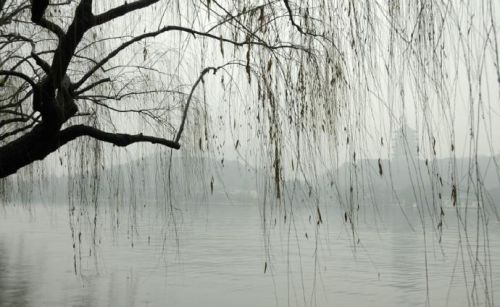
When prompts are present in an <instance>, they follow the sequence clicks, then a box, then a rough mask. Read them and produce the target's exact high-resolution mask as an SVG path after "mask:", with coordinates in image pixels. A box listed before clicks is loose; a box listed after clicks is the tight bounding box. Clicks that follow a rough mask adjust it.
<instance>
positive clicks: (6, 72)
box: [0, 70, 36, 88]
mask: <svg viewBox="0 0 500 307" xmlns="http://www.w3.org/2000/svg"><path fill="white" fill-rule="evenodd" d="M0 75H3V76H14V77H19V78H21V79H23V80H24V81H26V82H28V83H29V84H30V85H31V86H32V87H33V88H36V84H35V82H34V81H33V80H31V78H30V77H28V76H26V75H25V74H23V73H20V72H18V71H10V70H0ZM3 83H4V82H1V83H0V84H3Z"/></svg>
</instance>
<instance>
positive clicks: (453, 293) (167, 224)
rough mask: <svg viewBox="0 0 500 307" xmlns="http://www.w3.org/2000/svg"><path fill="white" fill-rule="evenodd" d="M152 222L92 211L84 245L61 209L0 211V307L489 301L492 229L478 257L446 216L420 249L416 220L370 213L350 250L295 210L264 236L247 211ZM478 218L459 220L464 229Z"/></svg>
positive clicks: (194, 213) (499, 265)
mask: <svg viewBox="0 0 500 307" xmlns="http://www.w3.org/2000/svg"><path fill="white" fill-rule="evenodd" d="M156 210H158V209H148V206H147V205H145V208H141V209H138V208H135V210H133V211H131V210H129V209H123V210H122V211H121V213H119V214H118V215H117V214H111V210H105V209H102V212H101V213H100V215H99V216H98V219H97V226H98V227H97V231H96V233H95V236H94V235H93V228H92V226H91V225H93V216H92V214H88V215H86V214H82V215H79V214H76V215H75V216H73V217H71V218H70V215H69V211H68V207H66V206H44V205H36V204H33V205H31V206H29V207H28V208H27V207H23V206H4V207H2V208H0V306H2V307H3V306H372V307H374V306H425V305H426V304H428V305H431V306H469V305H474V304H478V305H482V304H483V303H484V298H485V297H486V296H488V297H489V298H490V300H491V299H492V300H494V301H493V303H494V302H496V301H498V298H497V297H496V296H495V295H497V294H498V293H500V292H499V291H500V224H499V223H498V221H496V220H494V219H491V220H490V221H489V222H488V228H489V232H488V233H489V238H488V240H489V244H487V245H484V244H483V243H484V241H483V239H484V238H483V236H482V233H481V232H480V236H479V239H478V237H476V232H475V230H474V225H472V224H471V229H472V230H470V231H469V232H468V234H470V237H467V238H466V237H464V236H463V234H462V237H461V240H460V233H461V232H459V231H458V228H457V219H456V213H455V210H454V209H448V210H445V220H444V223H443V236H442V243H441V244H439V236H438V235H437V234H436V232H435V231H433V230H432V229H431V227H426V238H425V241H424V235H423V231H422V226H421V224H420V222H419V220H418V219H417V218H416V217H417V216H418V214H417V210H416V209H415V208H406V209H405V210H406V212H407V216H408V219H409V221H408V220H407V219H405V218H404V217H403V215H402V214H401V210H400V209H399V208H398V207H396V206H387V207H385V208H382V209H381V210H380V211H379V214H380V217H381V218H382V220H377V219H374V218H371V215H370V213H368V212H366V213H364V214H362V215H360V221H359V224H358V227H357V228H356V231H357V235H356V238H358V237H359V243H357V244H354V242H353V241H356V240H357V239H355V240H353V237H352V234H351V229H350V227H349V224H347V223H345V222H344V218H343V214H342V213H341V212H339V211H337V210H334V209H332V210H329V211H328V212H325V213H323V215H324V217H323V219H324V220H325V223H323V224H321V225H320V226H319V227H317V225H316V222H315V220H314V219H315V218H314V217H312V220H310V219H309V215H312V216H314V211H312V213H311V212H309V211H307V210H298V209H297V210H295V211H294V214H293V215H292V216H288V220H287V221H286V222H285V221H284V220H283V219H281V218H279V219H277V221H276V226H275V227H272V228H271V229H270V230H269V231H268V232H266V233H264V227H263V226H262V225H263V224H262V218H261V214H260V211H259V207H258V205H257V204H250V203H248V204H241V203H240V204H229V203H212V204H206V203H205V204H198V205H193V204H191V205H186V204H184V205H179V206H178V208H177V209H175V210H174V211H175V212H177V213H176V218H175V222H173V221H172V220H171V219H170V220H169V219H168V218H162V216H163V215H161V214H157V213H158V212H157V211H156ZM382 212H383V213H382ZM476 212H477V210H471V211H470V212H469V213H468V214H469V217H470V219H471V220H472V221H474V219H475V217H476ZM117 216H118V222H119V223H118V224H117V223H116V219H117ZM375 220H377V222H375ZM70 221H73V222H72V223H70ZM270 224H271V225H272V224H273V223H270ZM409 225H411V226H412V227H413V228H414V229H412V227H410V226H409ZM70 226H71V227H70ZM71 229H73V233H74V237H72V230H71ZM80 232H81V233H82V235H81V237H80V238H78V233H80ZM306 234H307V236H306ZM94 239H95V241H96V244H95V245H93V244H92V243H91V242H93V241H94ZM478 240H479V242H480V243H479V244H476V242H477V241H478ZM466 241H469V243H468V244H467V243H464V242H466ZM80 242H81V243H80ZM481 242H483V243H481ZM74 243H75V248H73V244H74ZM93 246H94V247H93ZM468 246H469V247H471V248H470V249H467V247H468ZM485 246H486V247H488V246H489V250H487V253H484V251H485V249H484V247H485ZM476 247H478V249H477V250H476ZM476 252H477V255H479V256H478V259H479V261H477V262H476V261H474V259H475V255H476ZM485 255H486V257H485ZM483 260H484V261H483ZM474 268H476V270H477V272H478V273H477V274H476V278H474V274H473V273H471V271H473V270H474ZM75 270H76V274H75ZM473 288H474V289H476V290H472V289H473ZM474 291H475V294H474V295H472V296H471V293H473V292H474ZM485 293H486V294H485ZM471 297H472V299H470V298H471ZM475 298H477V299H475Z"/></svg>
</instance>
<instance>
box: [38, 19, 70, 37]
mask: <svg viewBox="0 0 500 307" xmlns="http://www.w3.org/2000/svg"><path fill="white" fill-rule="evenodd" d="M37 24H38V25H39V26H41V27H43V28H45V29H47V30H49V31H51V32H52V33H54V34H55V35H57V37H58V38H59V39H61V38H63V37H64V31H63V29H61V27H59V26H58V25H57V24H55V23H53V22H51V21H49V20H47V19H46V18H42V19H40V21H39V22H37Z"/></svg>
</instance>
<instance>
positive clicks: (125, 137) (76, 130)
mask: <svg viewBox="0 0 500 307" xmlns="http://www.w3.org/2000/svg"><path fill="white" fill-rule="evenodd" d="M81 136H89V137H92V138H94V139H97V140H99V141H103V142H107V143H111V144H114V145H116V146H120V147H125V146H128V145H130V144H133V143H152V144H160V145H164V146H167V147H170V148H173V149H179V148H180V145H179V143H178V142H175V141H171V140H167V139H164V138H158V137H154V136H148V135H143V134H142V133H141V134H135V135H132V134H124V133H110V132H105V131H102V130H99V129H96V128H94V127H90V126H85V125H75V126H71V127H68V128H66V129H64V130H62V131H61V132H60V138H59V139H60V142H61V143H62V144H65V143H67V142H69V141H72V140H74V139H76V138H77V137H81Z"/></svg>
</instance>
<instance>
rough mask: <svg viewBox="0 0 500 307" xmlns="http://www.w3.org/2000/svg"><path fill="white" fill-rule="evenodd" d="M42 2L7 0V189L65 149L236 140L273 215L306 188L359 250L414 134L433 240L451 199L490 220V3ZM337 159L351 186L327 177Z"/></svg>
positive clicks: (2, 124) (498, 82)
mask: <svg viewBox="0 0 500 307" xmlns="http://www.w3.org/2000/svg"><path fill="white" fill-rule="evenodd" d="M32 3H33V5H30V3H28V2H26V1H16V0H10V1H9V0H2V1H0V5H1V6H0V7H1V9H2V10H1V15H0V26H1V29H0V38H1V41H0V69H1V70H0V75H1V79H0V82H1V84H2V91H1V92H0V99H1V105H0V115H1V118H0V142H1V143H0V146H1V147H0V163H1V164H0V177H6V176H9V175H11V174H14V173H16V172H17V171H18V170H19V169H21V168H23V167H25V166H26V165H30V164H32V163H33V162H34V161H36V160H40V159H44V158H45V157H47V156H50V155H51V154H53V153H54V152H55V151H57V150H58V149H59V148H61V147H62V146H64V145H65V144H67V143H68V142H70V141H73V140H76V143H80V144H85V143H84V142H86V141H87V140H89V138H90V139H92V140H95V141H96V142H95V143H94V144H104V143H111V144H113V145H116V146H128V145H130V144H133V143H138V142H142V143H155V144H159V145H163V146H166V147H168V148H171V149H179V148H181V144H183V147H184V148H189V150H193V151H204V152H207V151H208V152H217V151H220V152H224V151H225V150H226V149H227V147H228V144H229V145H230V146H229V147H234V148H235V149H236V150H237V151H238V152H239V153H240V154H241V155H242V157H244V158H247V159H251V160H252V161H251V162H250V163H251V164H253V165H261V166H263V169H265V170H266V172H267V175H268V177H266V178H271V179H270V180H269V181H266V182H265V187H266V188H265V189H263V191H267V192H263V193H264V194H265V193H268V194H270V195H272V196H273V197H272V199H274V200H276V202H277V203H279V204H281V205H282V206H280V207H279V208H280V210H282V211H280V212H281V213H283V214H284V215H285V216H286V215H287V212H289V211H291V210H292V208H293V204H294V198H293V196H291V195H292V194H293V193H290V191H293V189H294V183H293V182H294V180H293V179H300V180H301V182H305V184H306V189H305V191H304V195H305V196H306V197H312V198H314V199H315V201H312V202H309V203H312V204H313V205H312V207H313V211H312V212H313V215H314V216H315V217H316V220H317V224H318V225H319V224H321V222H322V221H323V220H322V216H321V210H322V208H321V207H322V206H326V205H323V203H322V202H321V201H320V200H319V197H320V196H319V195H322V191H320V190H321V189H324V190H326V192H327V193H328V194H329V195H330V196H331V197H333V198H334V199H335V200H336V203H338V204H339V205H340V206H341V208H342V209H343V212H344V214H343V216H342V218H343V219H344V220H345V222H346V224H349V225H351V226H352V227H351V229H352V233H353V239H354V240H353V241H354V242H356V241H357V239H358V238H357V234H356V231H355V229H356V228H355V227H354V226H355V225H356V223H358V219H357V214H358V212H360V209H362V208H363V207H364V206H365V205H366V204H367V203H368V204H369V203H372V202H373V199H371V198H370V197H369V196H368V195H369V194H370V191H371V189H373V181H374V178H375V179H376V178H382V179H383V180H385V181H387V182H389V185H392V184H393V179H392V178H391V176H390V174H391V167H392V165H391V163H389V162H388V161H389V160H390V159H389V157H390V155H391V146H392V145H393V144H391V142H392V140H391V135H392V134H393V132H394V131H396V130H398V129H399V127H401V126H404V125H406V124H410V125H411V126H413V127H414V128H415V130H416V132H417V133H416V135H417V140H416V142H413V141H412V142H403V147H405V148H404V150H403V151H401V152H406V153H407V154H406V156H407V157H410V158H407V159H405V161H404V163H405V166H404V168H405V170H406V171H407V172H410V173H411V174H412V175H411V176H412V177H411V178H410V180H411V182H412V184H413V187H414V189H413V191H412V193H413V195H414V198H415V199H416V200H418V202H419V204H420V205H419V207H418V210H419V211H418V212H419V216H420V217H421V219H422V221H424V220H426V219H429V220H430V221H431V222H432V225H433V226H432V228H433V229H434V230H437V233H440V232H441V231H442V218H443V202H444V201H445V200H446V199H447V200H450V201H451V202H452V204H453V205H455V204H456V202H457V197H458V196H457V195H460V193H461V192H462V191H463V192H464V193H467V195H470V196H471V197H470V199H475V200H477V201H478V202H479V203H481V204H484V206H483V205H481V206H480V208H481V210H479V211H478V216H480V220H481V221H483V223H484V225H486V220H487V219H488V216H489V215H490V213H492V212H493V213H495V212H496V211H495V210H496V209H495V207H494V204H493V205H492V204H491V202H486V200H487V195H485V193H484V181H483V175H484V174H482V173H481V171H480V169H479V163H478V155H480V154H492V155H494V154H495V153H496V152H498V144H497V142H495V141H494V140H495V137H498V135H497V134H495V132H494V131H495V130H496V129H497V128H498V127H497V126H498V125H497V122H498V108H499V105H498V100H499V99H500V68H499V43H498V36H499V35H498V24H497V22H498V20H499V13H498V11H497V10H498V8H497V7H496V3H495V1H493V0H484V1H472V0H467V1H460V2H456V1H452V0H450V1H433V0H417V1H403V0H390V1H332V0H330V1H312V0H311V1H291V0H275V1H252V0H243V1H233V0H224V1H219V0H217V1H216V0H206V1H198V2H182V1H159V0H136V1H130V2H125V3H121V2H119V1H106V2H105V3H104V2H97V1H95V2H94V3H93V1H92V0H81V1H65V2H63V1H59V2H56V1H34V2H32ZM188 131H189V134H186V133H185V132H188ZM183 135H184V137H183ZM73 143H74V142H73ZM414 144H416V148H413V147H414ZM96 146H99V145H96ZM62 150H64V148H63V149H62ZM79 150H80V151H81V157H85V156H87V155H89V154H92V152H89V151H86V150H89V149H88V148H87V147H84V146H82V147H79ZM181 150H182V149H181ZM457 151H458V152H459V153H457ZM457 156H458V158H460V157H465V161H467V163H466V164H467V171H466V174H467V175H464V178H460V176H461V175H460V173H461V172H460V171H459V170H458V168H459V167H460V165H458V164H457V162H456V161H457ZM440 157H450V161H451V163H450V165H449V166H448V167H447V168H446V170H443V169H441V168H440V167H439V165H438V160H439V158H440ZM366 158H372V159H375V161H377V160H378V163H376V164H375V165H371V164H369V163H367V162H366V160H364V159H366ZM416 159H417V160H419V161H425V164H424V167H423V168H421V167H420V162H418V161H416ZM344 162H346V163H347V164H346V165H348V172H347V173H344V174H343V175H340V174H339V173H337V172H327V171H325V170H330V169H334V168H335V167H338V166H340V165H341V164H342V163H344ZM71 163H73V165H79V163H80V165H81V164H82V163H81V162H78V161H73V162H71ZM491 165H493V166H494V170H495V172H494V173H496V174H497V175H498V174H500V172H499V171H498V161H497V157H493V158H492V164H491ZM39 167H42V168H43V167H44V166H43V164H41V166H39ZM45 167H46V166H45ZM97 169H98V168H97ZM97 169H96V171H98V170H97ZM498 178H500V176H498ZM325 181H326V182H328V185H326V186H325V185H322V183H324V182H325ZM290 182H292V183H291V184H290ZM423 186H430V187H431V188H430V189H426V188H422V187H423ZM269 191H271V192H269ZM323 192H324V191H323ZM268 199H270V198H268ZM491 205H492V206H491ZM264 208H266V207H264ZM367 208H371V207H370V206H368V207H367ZM266 214H267V213H266ZM266 214H264V216H266ZM457 214H460V213H459V212H458V211H457ZM478 219H479V218H478ZM271 221H272V219H267V220H265V223H269V224H270V223H271ZM422 225H423V230H424V233H425V223H422ZM465 228H466V227H463V230H464V231H465ZM486 228H487V227H486ZM479 240H480V236H478V237H477V241H478V242H479ZM467 244H469V243H467ZM471 244H472V243H471ZM483 256H484V257H486V258H485V259H487V257H488V255H483ZM479 257H480V256H479V254H478V255H477V256H476V258H475V259H476V260H475V261H480V260H481V261H482V260H484V259H479ZM486 262H487V261H486ZM474 276H476V275H474ZM474 278H475V277H474ZM485 278H488V277H487V276H486V275H485ZM472 292H473V293H476V294H475V295H477V292H474V291H472Z"/></svg>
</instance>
